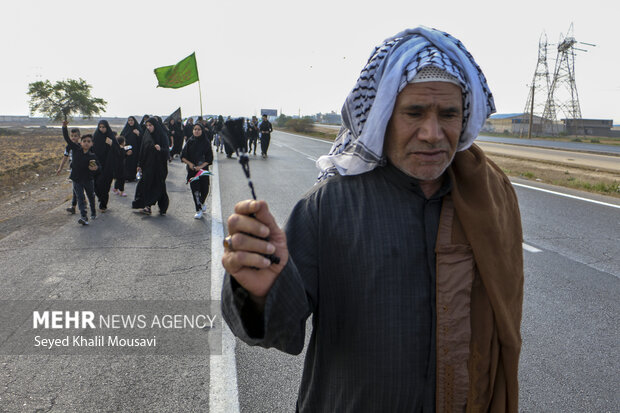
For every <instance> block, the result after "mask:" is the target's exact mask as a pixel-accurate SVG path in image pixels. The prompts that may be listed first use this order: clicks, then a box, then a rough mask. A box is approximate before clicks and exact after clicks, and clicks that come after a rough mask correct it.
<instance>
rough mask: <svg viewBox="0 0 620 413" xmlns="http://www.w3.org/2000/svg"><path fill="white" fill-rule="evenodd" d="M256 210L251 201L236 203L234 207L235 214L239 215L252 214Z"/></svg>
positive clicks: (253, 202) (253, 201) (254, 204)
mask: <svg viewBox="0 0 620 413" xmlns="http://www.w3.org/2000/svg"><path fill="white" fill-rule="evenodd" d="M257 210H258V205H257V203H256V201H255V200H253V199H246V200H245V201H241V202H237V204H236V205H235V213H236V214H240V215H250V214H254V213H255V212H256V211H257Z"/></svg>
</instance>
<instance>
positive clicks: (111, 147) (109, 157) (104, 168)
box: [93, 120, 122, 212]
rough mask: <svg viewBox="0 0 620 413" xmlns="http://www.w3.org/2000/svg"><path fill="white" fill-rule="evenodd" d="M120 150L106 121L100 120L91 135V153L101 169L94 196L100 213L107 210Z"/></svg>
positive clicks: (97, 177)
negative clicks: (95, 157)
mask: <svg viewBox="0 0 620 413" xmlns="http://www.w3.org/2000/svg"><path fill="white" fill-rule="evenodd" d="M121 150H122V149H121V147H120V145H119V144H118V141H117V140H116V135H115V133H114V132H113V131H112V129H110V124H109V123H108V121H107V120H100V121H99V123H98V124H97V129H96V130H95V133H93V151H94V152H95V155H97V159H98V160H99V162H100V163H101V168H100V170H99V171H98V173H97V176H96V177H95V195H97V199H98V200H99V209H100V210H101V211H102V212H104V211H105V210H106V209H107V208H108V199H109V197H110V186H111V185H112V180H113V179H114V169H115V165H116V164H117V163H118V162H120V159H121Z"/></svg>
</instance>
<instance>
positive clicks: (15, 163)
mask: <svg viewBox="0 0 620 413" xmlns="http://www.w3.org/2000/svg"><path fill="white" fill-rule="evenodd" d="M65 145H66V144H65V141H64V140H63V138H62V133H61V131H60V130H59V129H25V128H21V129H13V130H11V131H10V133H9V134H7V135H4V134H3V135H0V187H1V188H2V189H3V191H4V192H5V193H6V192H8V191H10V190H11V189H14V188H15V187H17V186H18V185H20V184H21V185H23V184H24V183H28V182H30V181H34V180H38V179H39V177H40V176H44V175H49V174H54V173H55V172H56V168H57V167H58V165H59V164H60V160H61V158H62V155H63V151H64V148H65ZM67 166H68V165H67Z"/></svg>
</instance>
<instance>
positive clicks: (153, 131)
mask: <svg viewBox="0 0 620 413" xmlns="http://www.w3.org/2000/svg"><path fill="white" fill-rule="evenodd" d="M168 157H169V147H168V136H167V134H166V132H165V131H164V128H163V126H162V124H161V123H160V122H159V121H158V120H157V119H155V118H149V119H148V120H147V121H146V122H145V131H144V134H143V136H142V146H141V147H140V159H139V160H138V171H140V172H141V173H142V177H141V178H140V180H139V181H138V185H136V195H135V197H134V201H133V202H132V204H131V207H132V208H134V209H140V212H141V213H143V214H146V215H150V214H151V206H153V205H155V203H157V205H158V206H159V214H160V215H165V214H166V211H167V210H168V204H169V202H170V200H169V198H168V193H167V192H166V177H167V176H168Z"/></svg>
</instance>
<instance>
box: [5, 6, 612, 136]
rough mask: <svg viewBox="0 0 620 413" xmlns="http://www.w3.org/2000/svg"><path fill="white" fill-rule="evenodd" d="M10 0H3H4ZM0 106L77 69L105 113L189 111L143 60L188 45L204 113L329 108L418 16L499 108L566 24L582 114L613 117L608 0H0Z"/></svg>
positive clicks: (514, 101) (521, 103) (175, 57)
mask: <svg viewBox="0 0 620 413" xmlns="http://www.w3.org/2000/svg"><path fill="white" fill-rule="evenodd" d="M7 3H8V4H7ZM1 10H2V16H3V19H2V20H3V21H2V25H0V39H2V46H0V50H1V51H2V53H1V55H0V56H1V58H0V59H1V62H2V64H1V65H0V74H1V76H0V115H26V114H28V113H29V109H28V95H27V94H26V92H27V90H28V84H29V83H31V82H34V81H38V80H50V81H52V82H55V81H57V80H62V79H67V78H71V79H77V78H83V79H85V80H86V81H87V82H88V83H89V84H90V85H92V95H93V96H95V97H99V98H103V99H105V100H106V101H107V102H108V105H107V108H106V111H105V113H103V114H102V117H105V116H120V117H125V116H129V115H142V114H144V113H149V114H159V115H165V114H169V113H171V112H172V111H173V110H174V109H176V108H177V107H179V106H180V107H181V108H182V111H183V115H184V116H189V115H199V114H200V96H201V95H200V92H199V87H198V84H192V85H189V86H186V87H184V88H181V89H164V88H157V87H156V86H157V82H156V78H155V75H154V73H153V69H154V68H156V67H160V66H167V65H173V64H175V63H177V62H178V61H180V60H181V59H183V58H184V57H186V56H188V55H189V54H191V53H192V52H196V58H197V62H198V70H199V75H200V79H201V81H200V90H201V92H202V104H203V113H204V114H222V115H231V116H251V115H255V114H259V113H260V109H261V108H264V109H277V110H278V113H281V112H282V113H284V114H287V115H297V114H301V115H302V116H303V115H310V114H315V113H318V112H323V113H325V112H330V111H335V112H337V113H339V112H340V109H341V107H342V103H343V102H344V99H345V97H346V96H347V94H348V93H349V91H350V90H351V88H352V87H353V85H354V84H355V81H356V80H357V77H358V76H359V72H360V70H361V69H362V67H363V66H364V64H365V63H366V61H367V59H368V57H369V55H370V53H371V51H372V50H373V48H374V46H376V45H377V44H380V43H381V42H382V41H383V40H384V39H385V38H387V37H390V36H392V35H394V34H396V33H398V32H399V31H401V30H403V29H405V28H410V27H416V26H419V25H424V26H428V27H434V28H437V29H440V30H443V31H446V32H448V33H450V34H452V35H453V36H455V37H456V38H458V39H460V40H461V41H462V42H463V43H464V44H465V46H466V47H467V48H468V50H469V51H470V52H471V53H472V55H473V56H474V58H475V59H476V61H477V62H478V64H479V66H480V67H481V68H482V71H483V72H484V74H485V75H486V77H487V80H488V83H489V86H490V88H491V91H492V93H493V95H494V98H495V104H496V107H497V113H518V112H522V111H523V110H524V108H525V104H526V100H527V95H528V90H529V85H530V84H531V82H532V78H533V75H534V70H535V68H536V62H537V54H538V42H539V38H540V36H541V34H542V33H543V32H545V33H546V35H547V37H548V41H549V43H550V49H549V55H548V60H549V65H550V70H551V71H553V65H554V59H555V56H556V52H555V50H556V45H557V43H558V41H559V39H560V35H561V34H566V33H567V31H568V28H569V26H570V24H571V23H573V25H574V37H575V38H576V39H577V40H578V41H582V42H587V43H592V44H596V46H595V47H585V48H586V49H588V51H587V52H578V54H577V57H576V63H575V78H576V84H577V90H578V93H579V98H580V103H581V111H582V115H583V117H584V118H601V119H613V120H614V123H615V124H618V123H620V70H619V69H620V49H619V43H618V40H620V35H619V31H618V29H617V27H618V24H619V22H620V19H619V13H618V12H619V11H620V2H618V1H617V0H604V1H603V0H589V1H583V0H579V1H575V0H564V1H556V0H552V1H549V0H535V1H533V0H521V1H518V2H517V1H515V2H510V3H509V2H499V1H486V0H469V1H462V0H459V1H452V0H444V1H431V0H429V1H426V2H421V1H418V0H409V1H399V0H380V1H366V0H355V1H349V0H346V1H338V0H330V1H326V0H313V1H298V0H262V1H256V0H252V1H235V0H219V1H211V0H203V1H198V0H194V1H192V0H175V1H161V0H148V1H142V0H138V1H134V0H124V1H117V0H108V1H106V2H103V1H88V0H75V1H74V0H55V1H49V0H19V1H17V0H11V1H10V2H8V1H7V2H3V3H2V7H1Z"/></svg>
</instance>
